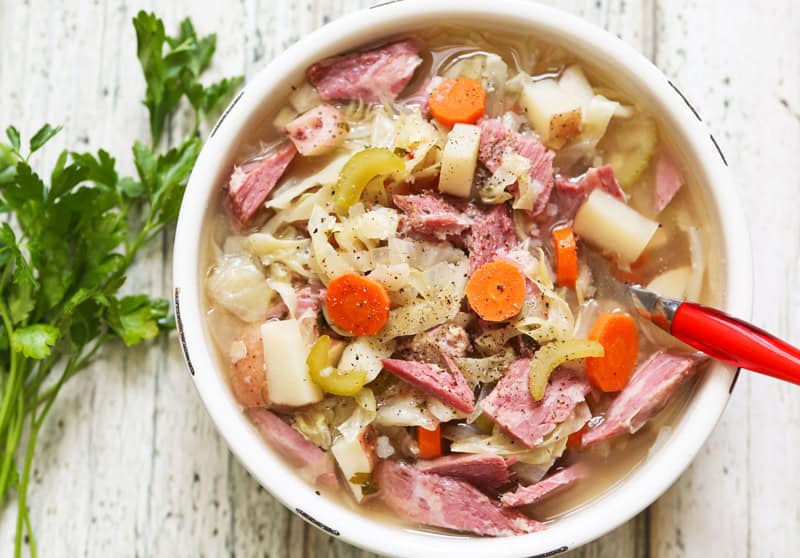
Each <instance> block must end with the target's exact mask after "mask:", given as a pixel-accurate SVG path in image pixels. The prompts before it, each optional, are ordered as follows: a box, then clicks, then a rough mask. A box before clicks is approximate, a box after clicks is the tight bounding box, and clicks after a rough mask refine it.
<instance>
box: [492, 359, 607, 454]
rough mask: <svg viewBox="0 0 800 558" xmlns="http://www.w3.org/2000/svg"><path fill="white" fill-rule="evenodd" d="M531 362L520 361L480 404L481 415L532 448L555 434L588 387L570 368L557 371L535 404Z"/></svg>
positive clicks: (561, 368)
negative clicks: (531, 386)
mask: <svg viewBox="0 0 800 558" xmlns="http://www.w3.org/2000/svg"><path fill="white" fill-rule="evenodd" d="M530 367H531V361H530V359H527V358H522V359H519V360H517V361H515V362H513V363H512V364H511V366H509V368H508V372H507V373H506V375H505V376H504V377H503V379H502V380H500V381H499V382H498V383H497V386H496V387H495V388H494V389H493V390H492V392H491V393H490V394H489V395H488V396H487V397H486V399H484V400H483V401H482V402H481V408H482V409H483V412H484V413H485V414H486V415H487V416H488V417H489V418H491V419H492V420H493V421H495V422H496V423H497V424H498V425H499V426H500V427H501V428H502V429H503V430H504V431H505V432H506V433H507V434H508V435H509V436H511V437H512V438H514V439H515V440H517V441H519V442H520V443H522V444H524V445H525V446H526V447H529V448H533V447H535V446H537V445H539V444H541V443H542V441H543V440H544V437H545V436H547V435H548V434H550V432H552V431H553V430H555V428H556V426H558V425H559V424H560V423H562V422H564V421H565V420H566V419H567V418H569V416H570V415H571V414H572V411H574V410H575V407H576V406H577V405H578V403H580V402H582V401H583V400H584V399H585V398H586V394H587V393H589V390H590V389H591V386H590V385H589V383H588V382H587V381H586V380H585V379H584V378H582V377H580V376H579V375H578V374H577V373H576V372H574V371H572V370H570V369H569V368H565V367H560V368H557V369H556V370H555V371H554V372H553V374H552V375H551V376H550V383H549V384H548V386H547V389H546V390H545V392H544V397H543V398H542V400H541V401H535V400H534V399H533V396H532V395H531V392H530V386H529V380H528V377H529V372H530Z"/></svg>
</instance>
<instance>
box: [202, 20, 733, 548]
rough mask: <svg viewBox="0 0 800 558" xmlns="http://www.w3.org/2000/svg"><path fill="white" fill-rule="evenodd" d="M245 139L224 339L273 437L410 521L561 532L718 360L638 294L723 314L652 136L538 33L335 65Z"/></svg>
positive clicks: (219, 332)
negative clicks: (670, 327) (669, 327)
mask: <svg viewBox="0 0 800 558" xmlns="http://www.w3.org/2000/svg"><path fill="white" fill-rule="evenodd" d="M306 77H307V79H306V81H304V82H303V83H300V84H295V85H294V86H293V87H292V92H291V93H290V94H289V95H288V98H287V99H286V102H285V104H284V106H283V108H282V109H281V110H280V111H278V112H276V113H275V114H274V115H272V118H271V119H270V121H271V122H272V124H271V126H269V127H268V129H265V130H264V131H263V137H261V138H260V140H261V141H260V142H259V145H257V146H254V145H242V147H241V154H240V157H239V160H238V161H237V165H236V166H235V168H234V170H233V172H232V174H231V177H230V180H229V182H228V184H226V185H224V187H223V188H221V196H220V201H219V210H218V212H217V216H216V217H215V221H214V223H213V226H212V227H211V229H212V233H211V234H210V236H209V238H208V242H207V244H208V250H207V268H208V274H207V277H206V291H207V301H208V323H209V327H210V330H211V332H212V334H213V337H214V339H215V342H216V344H217V349H218V353H219V355H220V367H221V369H223V370H224V371H225V373H226V374H227V376H228V378H229V380H230V387H231V390H232V392H233V394H234V396H235V397H236V399H237V400H238V401H239V403H240V404H241V405H242V408H243V412H244V413H245V414H246V415H247V416H248V418H249V419H250V420H251V421H252V422H253V424H254V425H255V427H256V428H257V429H258V430H259V431H260V432H261V434H262V436H263V438H264V439H265V443H268V444H270V445H271V446H272V447H273V448H274V449H275V450H276V451H277V452H278V453H280V454H282V455H283V456H284V458H285V459H286V460H287V461H288V462H289V463H291V464H292V465H293V466H294V467H296V469H297V470H298V472H299V473H300V474H301V475H303V476H304V477H305V478H306V479H307V480H308V481H309V482H310V483H313V484H314V485H315V486H316V487H317V489H318V490H320V492H324V493H325V494H326V495H329V496H330V497H334V498H340V499H343V500H344V501H346V502H348V505H351V506H353V507H354V508H357V509H364V510H369V513H370V514H371V515H375V514H378V515H380V516H381V517H386V518H387V520H388V519H391V520H393V521H402V522H404V523H406V524H408V526H409V527H410V528H419V529H425V530H435V531H440V530H441V531H443V532H446V533H451V534H453V533H462V534H469V535H482V536H507V535H514V534H521V533H528V532H533V531H537V530H540V529H543V528H546V526H547V523H548V522H551V521H557V519H558V517H560V516H562V515H564V514H565V513H569V512H570V511H571V510H574V509H576V508H578V507H580V506H581V505H583V504H584V503H586V502H587V501H589V500H590V499H591V498H594V497H595V496H597V495H599V494H601V493H602V492H603V491H605V490H607V489H608V488H609V487H611V486H613V485H614V484H615V483H617V482H619V480H621V479H622V478H623V477H624V476H625V475H626V474H627V473H628V472H630V471H631V470H632V469H633V468H634V467H635V466H636V464H637V463H639V462H641V461H642V460H643V459H645V458H646V456H647V452H648V451H650V449H651V448H652V447H653V446H654V445H657V444H658V440H659V438H660V437H663V436H666V435H667V433H668V432H669V423H670V422H671V420H673V418H674V417H675V415H676V414H678V413H679V412H680V409H681V406H682V404H683V402H685V401H686V399H687V398H688V397H689V396H690V391H691V384H692V378H693V377H694V376H695V374H696V372H697V370H698V368H701V367H702V365H703V363H704V360H705V359H704V357H703V356H702V355H699V354H697V353H692V352H689V351H688V350H687V349H686V348H685V347H683V346H681V345H680V344H679V343H678V342H676V341H675V340H673V339H672V338H671V337H670V336H668V335H667V334H665V333H664V332H662V331H661V330H659V329H658V328H656V327H655V326H653V325H652V324H650V323H649V322H645V321H643V320H642V319H640V318H639V317H638V316H637V315H636V313H635V312H634V311H633V310H632V308H631V305H630V303H629V301H628V296H627V292H626V287H625V285H626V284H630V283H635V284H641V285H646V286H648V287H649V288H650V289H651V290H654V291H656V292H659V293H661V294H663V295H665V296H671V297H673V298H677V299H692V300H705V301H710V302H714V300H715V296H717V295H716V293H718V287H717V285H716V283H717V281H716V279H715V277H716V269H715V267H716V266H717V262H715V261H714V260H713V259H712V260H711V261H708V249H707V245H708V241H707V235H708V232H707V231H706V229H705V228H704V227H703V226H702V225H701V223H700V219H699V215H701V214H702V213H701V207H702V204H701V202H700V200H699V199H698V198H697V196H695V195H693V192H692V187H691V180H690V177H689V176H687V175H686V173H685V172H684V171H683V169H682V168H681V166H680V164H679V151H678V149H677V148H676V146H674V145H671V144H670V143H669V141H668V138H665V137H662V134H663V131H662V130H660V129H659V125H658V121H657V119H656V118H655V117H654V115H651V114H649V113H648V112H647V110H646V108H645V107H643V106H640V105H639V104H637V102H636V98H635V97H634V96H631V95H630V92H626V91H623V89H621V88H619V87H618V84H615V83H614V82H613V80H611V79H608V76H604V75H603V74H602V72H600V71H597V69H595V68H591V67H589V66H587V65H585V64H583V63H582V62H581V61H580V60H577V59H576V58H575V57H574V56H571V55H570V54H569V53H568V52H565V51H563V50H561V49H559V48H556V47H553V46H549V45H546V44H542V43H538V42H537V41H535V40H534V39H531V38H527V37H521V36H513V35H510V34H508V33H503V35H502V38H500V37H498V36H496V35H493V34H490V33H486V34H482V33H476V32H474V31H471V30H467V29H462V28H452V27H441V28H437V29H431V30H428V31H426V32H424V33H421V34H419V35H416V36H413V37H396V38H393V39H392V40H388V41H386V42H385V43H383V44H378V45H373V46H372V47H368V48H365V49H363V50H360V51H357V52H352V53H346V54H343V55H340V56H337V57H334V58H331V59H327V60H323V61H320V62H318V63H317V64H314V65H313V66H311V67H310V68H309V69H308V71H307V73H306Z"/></svg>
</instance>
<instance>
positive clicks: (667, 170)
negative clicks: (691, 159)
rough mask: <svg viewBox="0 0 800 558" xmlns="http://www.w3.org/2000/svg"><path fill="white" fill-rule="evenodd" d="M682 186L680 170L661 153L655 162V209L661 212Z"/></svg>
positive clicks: (673, 161)
mask: <svg viewBox="0 0 800 558" xmlns="http://www.w3.org/2000/svg"><path fill="white" fill-rule="evenodd" d="M681 186H683V176H682V174H681V169H680V168H679V167H678V164H677V163H676V162H675V159H673V158H672V156H671V155H670V154H669V153H667V152H666V151H663V152H662V153H661V154H660V155H659V156H658V160H657V161H656V209H657V210H658V211H662V210H663V209H664V208H665V207H667V205H669V202H671V201H672V198H674V197H675V194H677V193H678V190H680V189H681Z"/></svg>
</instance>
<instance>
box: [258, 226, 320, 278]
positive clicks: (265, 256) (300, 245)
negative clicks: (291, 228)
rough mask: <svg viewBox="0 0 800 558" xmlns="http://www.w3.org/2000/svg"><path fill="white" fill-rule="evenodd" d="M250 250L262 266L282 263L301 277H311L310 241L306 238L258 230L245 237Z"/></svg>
mask: <svg viewBox="0 0 800 558" xmlns="http://www.w3.org/2000/svg"><path fill="white" fill-rule="evenodd" d="M247 241H248V243H249V247H250V250H251V251H252V253H253V254H255V255H256V256H258V257H259V258H260V260H261V264H262V265H263V266H264V267H269V266H271V265H272V264H282V265H284V266H286V267H287V268H288V269H290V270H291V271H293V272H294V273H297V274H298V275H301V276H303V277H308V278H311V277H312V275H313V272H312V270H311V241H310V240H309V239H307V238H277V237H275V236H273V235H272V234H269V233H264V232H258V233H253V234H251V235H250V236H248V237H247Z"/></svg>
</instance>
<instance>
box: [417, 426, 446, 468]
mask: <svg viewBox="0 0 800 558" xmlns="http://www.w3.org/2000/svg"><path fill="white" fill-rule="evenodd" d="M417 444H418V445H419V457H420V459H436V458H437V457H441V456H442V425H441V424H437V425H436V430H427V429H425V428H422V427H421V426H417Z"/></svg>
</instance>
